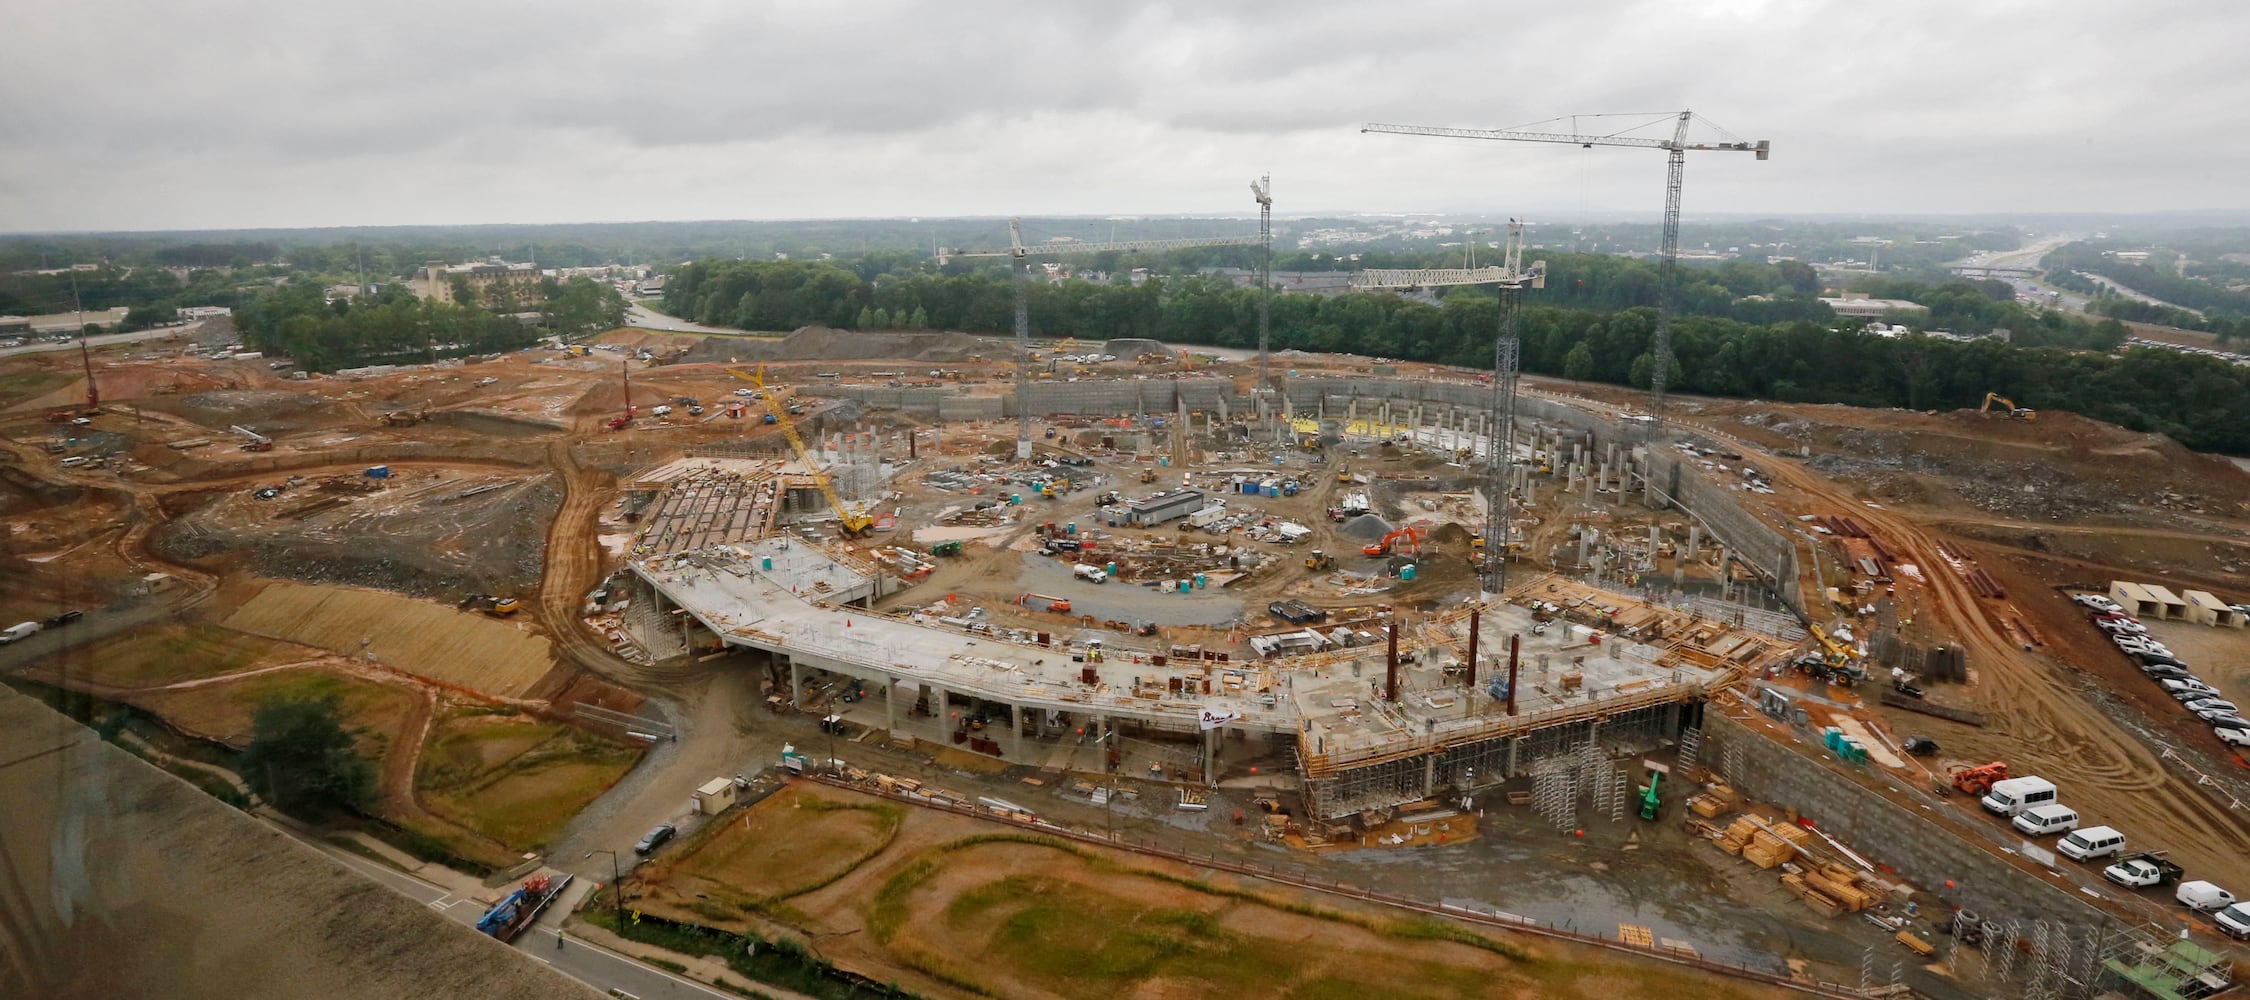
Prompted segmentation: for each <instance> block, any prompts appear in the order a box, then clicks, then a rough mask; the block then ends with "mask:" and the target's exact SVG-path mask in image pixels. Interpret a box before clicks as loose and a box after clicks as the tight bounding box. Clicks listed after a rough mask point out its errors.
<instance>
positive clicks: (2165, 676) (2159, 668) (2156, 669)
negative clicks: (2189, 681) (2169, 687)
mask: <svg viewBox="0 0 2250 1000" xmlns="http://www.w3.org/2000/svg"><path fill="white" fill-rule="evenodd" d="M2141 673H2144V674H2147V675H2149V676H2150V677H2153V678H2155V679H2157V680H2160V681H2176V680H2179V679H2181V678H2184V677H2193V676H2195V675H2194V674H2191V673H2188V672H2187V668H2185V667H2175V666H2173V665H2171V664H2169V663H2152V664H2149V665H2148V666H2145V667H2142V668H2141Z"/></svg>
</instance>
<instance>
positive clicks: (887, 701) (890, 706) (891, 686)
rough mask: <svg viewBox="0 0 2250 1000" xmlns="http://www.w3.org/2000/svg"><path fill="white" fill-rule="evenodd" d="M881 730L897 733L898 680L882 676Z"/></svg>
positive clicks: (887, 675)
mask: <svg viewBox="0 0 2250 1000" xmlns="http://www.w3.org/2000/svg"><path fill="white" fill-rule="evenodd" d="M883 728H884V729H887V730H890V731H891V733H892V735H897V733H898V678H896V677H892V676H891V675H889V674H884V675H883Z"/></svg>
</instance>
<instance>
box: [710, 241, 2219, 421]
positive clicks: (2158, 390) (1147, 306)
mask: <svg viewBox="0 0 2250 1000" xmlns="http://www.w3.org/2000/svg"><path fill="white" fill-rule="evenodd" d="M1626 263H1628V264H1630V263H1634V262H1630V261H1628V262H1626ZM1589 273H1590V272H1589ZM1631 275H1632V272H1631V271H1629V270H1622V269H1621V270H1618V271H1616V272H1614V273H1613V275H1612V276H1614V277H1618V278H1621V279H1628V280H1629V279H1630V278H1631ZM1691 277H1692V278H1693V279H1694V280H1695V281H1696V284H1697V285H1698V286H1705V287H1709V288H1712V289H1716V290H1718V296H1722V297H1723V296H1732V295H1733V294H1735V292H1736V290H1737V289H1738V288H1740V289H1750V288H1758V287H1768V288H1769V289H1770V290H1771V291H1772V292H1774V294H1773V295H1771V296H1770V297H1769V299H1768V301H1769V302H1772V303H1784V302H1787V301H1788V300H1790V299H1798V300H1803V299H1804V296H1803V293H1802V292H1801V291H1800V290H1799V287H1800V285H1799V283H1801V282H1802V281H1803V280H1804V278H1805V277H1806V276H1805V275H1804V274H1802V273H1797V272H1795V270H1794V269H1789V270H1788V271H1781V270H1777V269H1772V268H1768V267H1767V266H1766V265H1757V266H1755V267H1749V268H1737V269H1728V268H1718V269H1713V270H1712V272H1711V273H1710V274H1709V275H1705V274H1703V273H1701V271H1700V270H1698V271H1697V272H1694V273H1692V274H1691ZM1576 280H1577V279H1572V281H1573V282H1575V281H1576ZM1588 280H1589V283H1591V282H1592V281H1594V280H1596V279H1593V278H1589V279H1588ZM1730 285H1731V286H1734V287H1730ZM2002 287H2005V286H2002ZM1635 289H1636V290H1634V291H1631V292H1629V293H1618V294H1621V295H1625V296H1626V297H1631V296H1637V295H1640V294H1644V293H1647V292H1653V288H1652V287H1642V286H1635ZM1869 290H1870V291H1871V292H1876V293H1880V294H1882V295H1884V296H1885V297H1898V298H1908V299H1913V300H1916V301H1921V302H1924V303H1926V304H1929V305H1930V306H1931V309H1932V311H1933V313H1939V314H1942V315H1944V316H1945V317H1946V319H1947V320H1948V321H1949V322H1951V323H1952V324H1954V327H1953V328H1954V329H1955V330H1956V331H1958V332H1964V333H1966V332H1984V331H1986V330H1990V329H1991V328H1993V327H1994V326H2006V327H2007V328H2008V329H2009V330H2010V333H2011V335H2012V336H2011V339H2012V342H2011V343H2002V342H2000V341H1998V340H1978V341H1974V342H1968V343H1963V342H1958V341H1954V340H1948V339H1943V338H1937V337H1926V336H1920V335H1909V336H1905V337H1898V338H1888V337H1879V336H1875V335H1872V334H1868V333H1864V332H1861V331H1860V330H1859V329H1858V324H1857V323H1854V322H1839V321H1837V320H1835V319H1834V318H1833V317H1830V316H1827V315H1826V307H1824V306H1821V307H1819V309H1818V315H1819V318H1817V319H1816V318H1812V317H1810V316H1800V317H1796V318H1788V319H1778V320H1777V319H1773V318H1771V317H1770V316H1768V315H1760V316H1758V318H1757V319H1756V320H1753V321H1745V320H1744V319H1741V318H1737V317H1734V316H1729V315H1725V314H1724V313H1727V312H1736V311H1742V310H1743V309H1744V303H1742V302H1736V301H1727V302H1725V303H1724V308H1723V309H1715V310H1714V314H1707V315H1682V316H1680V317H1679V318H1678V319H1677V320H1676V321H1675V322H1674V324H1673V335H1672V354H1673V359H1674V360H1673V362H1672V364H1671V365H1669V366H1668V367H1667V371H1668V372H1669V375H1668V378H1667V379H1666V382H1667V384H1668V385H1669V386H1671V387H1672V388H1673V389H1674V390H1676V391H1679V392H1688V393H1705V394H1712V395H1731V396H1751V397H1757V398H1765V399H1779V400H1789V401H1799V402H1844V403H1852V404H1856V405H1863V406H1906V407H1914V408H1918V409H1929V408H1946V407H1963V406H1974V405H1976V404H1977V402H1978V401H1979V400H1981V399H1982V398H1983V396H1984V393H1985V392H1987V391H1998V392H2001V393H2003V394H2006V395H2008V396H2011V397H2013V398H2015V399H2017V400H2018V401H2021V402H2024V403H2025V405H2029V406H2036V407H2040V408H2044V409H2065V410H2075V411H2077V412H2080V413H2084V414H2087V415H2089V416H2094V417H2098V418H2101V419H2104V420H2112V421H2115V422H2117V423H2120V424H2123V425H2125V426H2128V427H2132V428H2135V429H2140V430H2155V431H2162V432H2164V433H2167V434H2170V435H2172V436H2173V437H2176V438H2178V439H2179V440H2181V441H2182V442H2185V443H2186V444H2188V445H2189V446H2191V447H2196V448H2203V449H2209V450H2220V451H2233V452H2250V370H2244V369H2237V368H2233V367H2230V366H2228V365H2225V364H2222V363H2219V362H2217V361H2214V360H2212V359H2209V358H2200V357H2192V356H2186V355H2177V354H2169V353H2165V352H2152V351H2133V352H2129V353H2127V354H2125V355H2124V356H2122V357H2119V356H2112V355H2110V354H2107V353H2104V352H2107V351H2110V350H2112V349H2114V348H2115V347H2116V346H2117V345H2118V343H2120V342H2121V340H2122V339H2123V335H2124V330H2123V328H2122V327H2121V326H2120V325H2119V324H2117V323H2116V322H2115V321H2104V322H2099V323H2097V322H2091V321H2088V320H2086V319H2084V318H2082V317H2077V316H2071V315H2069V314H2065V313H2061V312H2057V311H2053V310H2049V311H2045V312H2041V313H2037V314H2033V313H2030V312H2028V311H2026V310H2024V309H2022V308H2021V307H2020V306H2018V305H2016V304H2015V303H2014V302H2013V301H2009V300H2005V299H2004V298H2003V297H2002V296H2001V295H2000V294H1998V291H1997V290H1996V289H1994V288H1992V287H1991V286H1990V285H1988V284H1985V283H1978V282H1962V281H1949V282H1946V283H1943V284H1936V285H1929V284H1921V283H1915V282H1903V281H1897V280H1888V281H1885V282H1882V283H1879V284H1876V285H1874V286H1873V287H1871V288H1870V289H1869ZM1609 294H1610V293H1608V292H1604V291H1600V290H1589V291H1585V292H1577V293H1572V292H1564V293H1563V294H1560V295H1558V294H1557V289H1556V287H1555V284H1554V282H1553V280H1552V279H1551V280H1550V283H1549V286H1548V289H1547V290H1546V291H1542V292H1532V293H1528V295H1527V300H1526V305H1525V306H1524V308H1523V310H1522V312H1521V314H1520V319H1519V326H1518V332H1519V333H1520V335H1521V337H1522V340H1523V354H1522V357H1523V366H1524V368H1525V370H1527V371H1531V372H1535V373H1540V374H1547V375H1561V376H1564V377H1567V378H1573V379H1581V380H1589V381H1599V382H1610V383H1615V384H1619V385H1636V386H1645V385H1646V384H1647V383H1648V378H1649V369H1650V368H1651V367H1652V366H1653V359H1652V358H1651V357H1650V354H1649V351H1650V341H1651V339H1652V337H1653V335H1654V331H1655V327H1656V313H1655V310H1654V309H1652V308H1647V307H1641V306H1634V307H1630V308H1622V309H1603V308H1588V307H1586V304H1587V303H1589V302H1600V301H1604V300H1605V299H1606V297H1607V296H1608V295H1609ZM1761 294H1763V293H1761ZM1557 299H1560V300H1561V302H1562V303H1563V304H1559V305H1558V304H1555V303H1556V300H1557ZM1257 301H1258V300H1257V293H1256V292H1254V291H1250V290H1247V289H1237V288H1235V287H1234V286H1233V284H1232V283H1231V282H1229V281H1226V280H1223V279H1218V278H1203V277H1184V278H1170V279H1152V280H1150V281H1147V282H1145V283H1143V284H1140V285H1111V284H1093V283H1090V282H1076V281H1072V282H1063V283H1061V284H1048V283H1045V282H1040V283H1035V284H1034V285H1033V286H1032V296H1031V320H1032V328H1033V330H1034V331H1035V332H1037V333H1040V334H1042V335H1053V336H1061V335H1065V334H1068V335H1072V336H1077V337H1080V338H1084V339H1102V338H1108V337H1123V336H1137V337H1154V338H1156V339H1160V340H1166V341H1173V342H1179V343H1189V344H1207V345H1213V346H1219V347H1251V346H1255V345H1256V342H1257ZM1812 304H1813V305H1814V306H1818V303H1817V302H1813V303H1812ZM666 305H667V307H668V309H670V311H672V312H673V313H674V314H675V315H679V316H684V317H687V318H691V319H698V320H704V321H708V322H719V323H726V322H729V321H730V320H739V319H741V318H744V317H748V318H750V319H751V320H753V321H754V322H752V323H749V324H743V325H748V326H751V327H753V328H757V329H768V330H786V329H794V328H795V327H798V326H802V325H807V324H812V323H825V324H828V325H831V326H851V325H855V323H856V321H857V320H858V319H859V318H860V314H861V313H862V312H863V311H865V313H866V315H867V319H868V320H869V321H870V322H872V321H873V320H874V319H875V318H876V316H877V315H878V314H879V313H887V314H888V315H890V316H891V317H894V318H895V317H897V316H900V315H912V314H914V313H916V312H920V313H922V314H923V315H925V316H926V317H927V318H928V321H929V323H930V324H931V325H933V326H936V327H939V328H943V329H954V330H967V331H970V332H977V333H1001V332H1005V331H1007V330H1008V329H1010V328H1011V324H1012V306H1011V299H1010V293H1009V289H1008V285H1007V282H1006V280H1005V279H1004V278H1002V277H1001V276H999V275H996V274H992V273H989V272H975V273H968V274H960V275H953V276H944V275H928V274H924V275H915V276H912V277H906V278H898V277H892V278H889V279H886V280H884V281H883V282H882V283H881V284H880V285H876V284H873V283H869V282H864V281H860V280H858V278H857V276H856V275H854V274H852V273H851V272H849V271H846V270H844V269H842V268H838V267H835V266H832V265H825V264H818V263H801V262H786V261H784V262H746V261H725V260H722V261H704V262H699V263H696V264H691V265H688V266H687V267H684V268H682V269H681V270H680V271H679V273H678V274H676V275H675V276H674V278H673V282H672V284H671V287H670V297H669V298H668V299H667V300H666ZM1574 306H1575V307H1574ZM1789 308H1794V306H1791V307H1789ZM1808 311H1810V310H1808ZM1498 322H1499V316H1498V301H1497V299H1496V298H1495V297H1494V296H1493V294H1492V293H1491V292H1489V291H1483V290H1476V289H1461V290H1457V291H1455V292H1454V293H1453V294H1451V295H1448V296H1446V297H1445V298H1444V299H1443V300H1442V302H1441V303H1440V304H1437V305H1431V304H1428V303H1425V302H1420V301H1415V300H1411V299H1405V298H1400V297H1397V296H1387V295H1385V296H1377V295H1336V296H1315V295H1282V296H1277V297H1276V298H1275V299H1274V301H1273V314H1272V323H1273V344H1274V346H1275V347H1277V348H1298V349H1302V350H1308V351H1347V352H1352V353H1357V354H1365V355H1370V356H1375V357H1392V358H1403V359H1410V360H1419V361H1435V362H1440V363H1444V364H1453V365H1465V366H1472V367H1485V366H1489V365H1490V364H1491V363H1492V344H1493V337H1494V334H1495V331H1496V329H1497V326H1498Z"/></svg>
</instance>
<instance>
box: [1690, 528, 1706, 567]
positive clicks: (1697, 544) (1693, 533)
mask: <svg viewBox="0 0 2250 1000" xmlns="http://www.w3.org/2000/svg"><path fill="white" fill-rule="evenodd" d="M1702 547H1703V526H1702V525H1700V524H1690V525H1688V527H1687V558H1689V559H1693V558H1695V554H1696V552H1697V551H1698V550H1700V549H1701V548H1702Z"/></svg>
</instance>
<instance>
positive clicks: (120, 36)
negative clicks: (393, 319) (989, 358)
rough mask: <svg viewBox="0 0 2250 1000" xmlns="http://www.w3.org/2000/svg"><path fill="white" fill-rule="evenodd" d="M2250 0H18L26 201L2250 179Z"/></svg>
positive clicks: (1624, 207) (472, 219) (592, 205)
mask: <svg viewBox="0 0 2250 1000" xmlns="http://www.w3.org/2000/svg"><path fill="white" fill-rule="evenodd" d="M2246 39H2250V4H2243V3H2237V2H2230V0H2204V2H2162V0H2154V2H2152V0H2141V2H2136V3H2116V2H2114V0H2091V2H2078V0H2022V2H1996V0H1974V2H1960V0H1949V2H1944V3H1923V2H1902V0H1888V2H1881V3H1869V2H1866V0H1840V2H1833V3H1820V2H1812V0H1801V2H1787V0H1777V2H1765V0H1650V2H1637V3H1626V2H1584V3H1576V4H1572V3H1554V2H1549V3H1536V4H1533V3H1497V2H1490V0H1487V2H1481V3H1479V2H1465V3H1442V2H1433V3H1423V2H1407V0H1385V2H1380V3H1367V2H1354V3H1340V2H1339V3H1326V2H1313V0H1290V2H1273V3H1264V2H1231V3H1209V2H1204V3H1196V4H1189V5H1181V6H1171V5H1162V4H1150V3H1077V2H1059V3H1055V2H1051V3H1044V4H1036V5H1034V4H1012V5H1003V4H987V3H973V2H962V0H950V2H946V3H903V2H901V3H892V2H879V0H855V2H849V3H837V2H823V3H758V2H754V0H669V2H666V3H662V4H629V3H587V2H580V0H539V2H527V3H486V2H477V0H450V2H423V0H403V2H393V3H386V4H377V5H365V4H350V5H347V4H334V3H321V2H310V3H308V2H304V0H293V2H289V3H265V2H242V0H203V2H198V3H181V2H178V0H73V2H67V3H32V2H18V3H11V4H7V5H6V6H5V8H4V9H0V67H5V70H4V72H5V74H6V82H5V83H4V84H0V230H5V231H23V230H54V229H67V230H82V229H183V228H235V227H252V226H323V225H362V224H376V225H383V224H407V223H485V222H571V221H612V220H637V219H713V218H808V217H832V216H859V217H864V216H935V215H1005V214H1094V215H1103V214H1141V213H1151V214H1153V213H1182V212H1185V213H1241V212H1247V211H1250V210H1252V204H1251V201H1250V196H1249V189H1248V185H1247V182H1248V181H1249V180H1250V179H1251V178H1253V177H1255V176H1256V175H1258V174H1260V173H1265V172H1270V173H1272V175H1273V178H1274V180H1273V186H1274V191H1275V198H1276V203H1277V208H1276V210H1277V212H1278V213H1279V214H1282V215H1285V216H1286V215H1290V214H1298V213H1305V212H1314V211H1342V210H1362V211H1402V210H1462V211H1470V210H1473V211H1501V212H1509V213H1522V214H1525V215H1527V216H1533V217H1538V216H1565V215H1569V214H1572V213H1575V212H1636V213H1637V212H1641V211H1645V212H1646V213H1647V214H1648V215H1649V216H1650V217H1651V218H1654V217H1655V215H1656V214H1657V213H1658V212H1659V211H1660V210H1661V207H1662V198H1663V191H1662V185H1663V181H1664V164H1663V156H1662V154H1661V153H1660V152H1657V151H1655V150H1645V149H1591V150H1587V149H1580V148H1577V147H1575V146H1561V145H1542V144H1522V143H1506V142H1479V141H1467V140H1450V141H1449V140H1436V139H1425V138H1410V137H1400V136H1382V135H1362V134H1361V133H1360V132H1359V131H1358V126H1359V125H1360V124H1361V123H1363V122H1368V121H1383V122H1404V123H1414V124H1432V125H1457V126H1467V127H1477V128H1504V127H1509V126H1514V125H1518V124H1523V123H1527V122H1534V121H1538V120H1542V119H1548V118H1552V117H1555V116H1559V115H1571V114H1587V113H1599V112H1639V111H1665V110H1677V109H1679V108H1683V107H1692V108H1693V109H1695V111H1696V112H1697V113H1698V114H1699V115H1705V116H1708V117H1709V118H1710V119H1711V120H1712V121H1714V122H1716V123H1717V124H1719V125H1721V126H1723V127H1724V128H1726V129H1727V130H1729V131H1731V132H1732V133H1734V134H1736V135H1739V136H1742V137H1744V138H1750V139H1770V140H1772V142H1773V147H1774V149H1773V158H1772V159H1771V160H1770V161H1769V162H1765V163H1759V162H1755V161H1754V160H1753V159H1752V158H1751V157H1750V156H1747V155H1742V154H1735V153H1701V154H1690V156H1689V163H1688V169H1687V176H1688V183H1687V194H1686V209H1687V213H1688V215H1689V216H1691V217H1692V216H1694V215H1695V214H1697V213H1698V212H1710V213H1720V212H1725V213H1773V214H1790V213H1837V212H1843V213H1852V212H1872V213H1906V214H1912V213H1953V212H2013V211H2057V210H2060V211H2146V210H2171V209H2206V208H2219V209H2242V208H2250V183H2246V182H2250V129H2245V128H2244V127H2243V121H2244V114H2245V112H2244V109H2245V108H2250V72H2245V70H2244V65H2245V64H2244V62H2243V61H2242V60H2243V53H2244V51H2245V49H2244V42H2245V40H2246Z"/></svg>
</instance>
